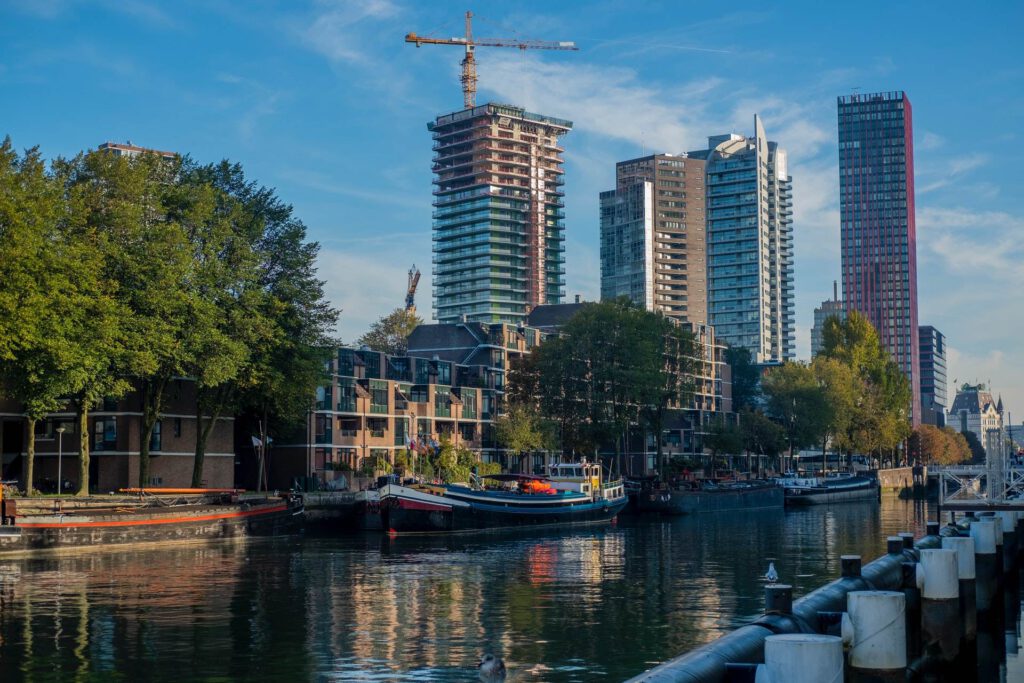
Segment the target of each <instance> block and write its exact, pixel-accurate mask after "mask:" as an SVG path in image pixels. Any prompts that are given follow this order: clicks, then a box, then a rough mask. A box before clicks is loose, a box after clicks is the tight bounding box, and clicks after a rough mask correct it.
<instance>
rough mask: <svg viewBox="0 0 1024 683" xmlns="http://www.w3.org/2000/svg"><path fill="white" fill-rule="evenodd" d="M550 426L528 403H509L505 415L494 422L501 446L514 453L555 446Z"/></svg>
mask: <svg viewBox="0 0 1024 683" xmlns="http://www.w3.org/2000/svg"><path fill="white" fill-rule="evenodd" d="M551 431H552V430H551V429H550V425H548V424H547V423H546V422H545V421H544V420H543V419H542V418H541V417H540V415H538V414H537V410H536V408H535V407H534V406H532V405H530V404H527V403H509V404H508V407H507V408H506V410H505V413H504V414H503V415H501V416H500V417H498V419H497V420H495V421H494V432H495V437H496V439H497V441H498V443H499V444H501V445H503V446H504V447H505V448H508V449H509V450H511V451H512V452H513V453H517V454H520V453H530V452H532V451H537V450H541V449H550V448H552V447H553V446H554V439H553V438H552V434H551Z"/></svg>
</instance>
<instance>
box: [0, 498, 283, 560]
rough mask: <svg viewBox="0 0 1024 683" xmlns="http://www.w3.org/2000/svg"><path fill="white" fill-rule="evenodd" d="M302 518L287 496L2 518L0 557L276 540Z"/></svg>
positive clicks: (87, 509)
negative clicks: (256, 538)
mask: <svg viewBox="0 0 1024 683" xmlns="http://www.w3.org/2000/svg"><path fill="white" fill-rule="evenodd" d="M9 502H10V501H5V504H7V503H9ZM302 519H303V509H302V502H301V500H299V499H292V498H290V497H289V498H265V497H264V498H256V499H251V500H240V501H238V500H234V501H233V500H227V501H224V502H218V501H204V502H190V503H185V504H181V505H166V504H165V505H163V506H152V505H145V506H143V505H136V506H123V507H116V508H115V507H108V508H88V507H86V508H78V509H74V510H69V511H66V512H54V513H35V512H34V513H32V514H28V515H14V516H5V519H4V522H5V524H4V525H3V526H0V557H5V556H11V555H34V554H37V553H49V552H58V551H63V550H73V549H86V548H88V549H100V548H107V547H110V546H127V545H139V544H154V543H156V544H163V543H173V542H183V541H191V542H196V541H216V540H222V539H239V538H246V537H249V536H278V535H285V534H290V533H294V532H295V531H297V530H298V529H299V528H300V527H301V523H302ZM12 522H13V523H12Z"/></svg>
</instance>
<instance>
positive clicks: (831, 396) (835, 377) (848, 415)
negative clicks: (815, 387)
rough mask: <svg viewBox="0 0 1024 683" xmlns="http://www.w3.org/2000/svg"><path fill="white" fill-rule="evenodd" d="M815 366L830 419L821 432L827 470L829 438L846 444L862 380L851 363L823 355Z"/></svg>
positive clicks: (815, 372)
mask: <svg viewBox="0 0 1024 683" xmlns="http://www.w3.org/2000/svg"><path fill="white" fill-rule="evenodd" d="M811 369H812V370H813V372H814V377H815V378H816V379H817V381H818V384H819V385H820V386H821V388H822V391H823V393H824V398H825V401H826V403H827V404H828V413H829V422H828V425H827V426H826V429H825V432H824V433H823V434H822V435H821V459H822V468H823V469H824V468H825V467H826V466H827V461H826V454H827V451H828V443H829V441H830V440H831V441H832V443H833V446H834V447H835V448H844V447H845V446H846V441H847V435H848V434H849V429H850V422H851V420H852V419H853V414H854V411H855V410H856V408H857V400H858V396H859V394H860V381H859V380H858V378H857V376H856V375H855V374H854V372H853V369H852V368H851V367H850V366H848V365H846V364H844V363H842V362H840V361H838V360H836V359H835V358H828V357H827V356H823V355H820V354H819V355H818V356H815V358H814V360H813V361H812V362H811Z"/></svg>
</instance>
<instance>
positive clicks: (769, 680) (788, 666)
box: [757, 633, 843, 683]
mask: <svg viewBox="0 0 1024 683" xmlns="http://www.w3.org/2000/svg"><path fill="white" fill-rule="evenodd" d="M842 680H843V641H842V638H839V637H837V636H823V635H820V634H817V633H785V634H782V635H774V636H768V637H767V638H765V639H764V664H761V665H760V666H758V671H757V681H758V683H821V682H822V681H842Z"/></svg>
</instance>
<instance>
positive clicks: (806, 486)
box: [779, 474, 879, 505]
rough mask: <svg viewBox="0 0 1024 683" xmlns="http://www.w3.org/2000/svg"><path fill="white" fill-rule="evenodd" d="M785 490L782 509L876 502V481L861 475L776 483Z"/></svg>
mask: <svg viewBox="0 0 1024 683" xmlns="http://www.w3.org/2000/svg"><path fill="white" fill-rule="evenodd" d="M779 483H780V485H782V487H783V488H785V490H786V505H832V504H834V503H854V502H859V501H869V500H873V501H876V502H877V501H878V500H879V488H878V480H877V479H875V478H874V477H865V476H862V475H850V474H838V475H829V476H827V477H789V478H785V479H780V480H779Z"/></svg>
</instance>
